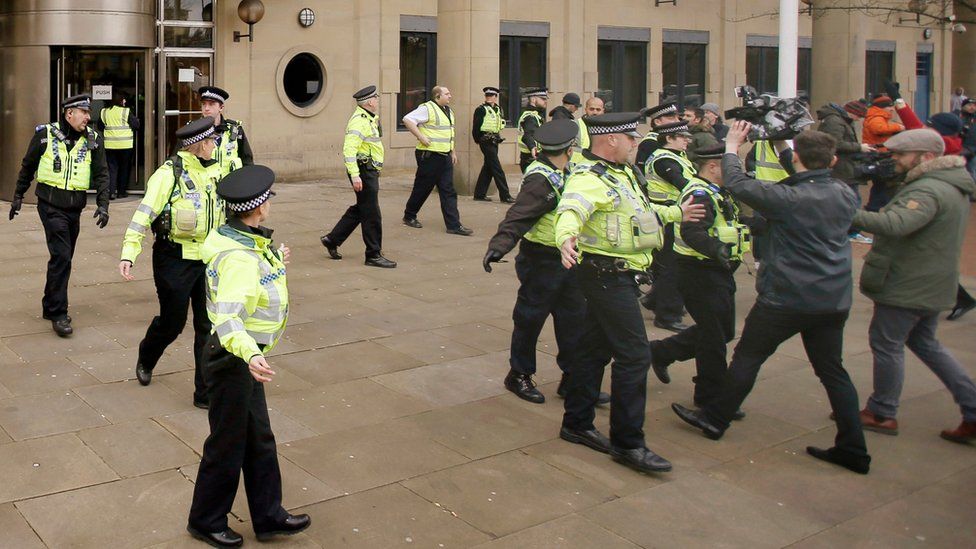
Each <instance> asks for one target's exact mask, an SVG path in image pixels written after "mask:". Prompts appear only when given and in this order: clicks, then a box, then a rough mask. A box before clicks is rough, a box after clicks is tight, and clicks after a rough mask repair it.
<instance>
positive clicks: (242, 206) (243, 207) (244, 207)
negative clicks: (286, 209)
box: [227, 189, 271, 212]
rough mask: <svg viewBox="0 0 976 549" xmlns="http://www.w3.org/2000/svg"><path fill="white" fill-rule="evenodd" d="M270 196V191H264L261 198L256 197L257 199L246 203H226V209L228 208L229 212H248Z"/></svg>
mask: <svg viewBox="0 0 976 549" xmlns="http://www.w3.org/2000/svg"><path fill="white" fill-rule="evenodd" d="M270 196H271V189H268V190H266V191H264V193H263V194H261V196H258V197H257V198H252V199H250V200H248V201H247V202H240V203H236V204H235V203H233V202H228V203H227V207H228V208H230V210H231V211H233V212H249V211H251V210H253V209H254V208H257V207H258V206H260V205H261V204H264V203H265V202H267V201H268V198H269V197H270Z"/></svg>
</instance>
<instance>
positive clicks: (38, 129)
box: [34, 124, 47, 132]
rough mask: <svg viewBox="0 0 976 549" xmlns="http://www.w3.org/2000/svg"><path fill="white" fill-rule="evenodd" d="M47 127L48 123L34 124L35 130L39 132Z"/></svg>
mask: <svg viewBox="0 0 976 549" xmlns="http://www.w3.org/2000/svg"><path fill="white" fill-rule="evenodd" d="M46 127H47V124H41V125H40V126H34V131H35V132H39V131H41V130H43V129H44V128H46Z"/></svg>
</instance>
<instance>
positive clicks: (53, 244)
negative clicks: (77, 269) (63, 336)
mask: <svg viewBox="0 0 976 549" xmlns="http://www.w3.org/2000/svg"><path fill="white" fill-rule="evenodd" d="M37 215H38V216H40V218H41V225H43V226H44V238H45V239H46V240H47V251H48V253H49V254H50V255H51V258H50V259H48V261H47V282H46V283H45V284H44V298H43V299H41V316H43V317H44V318H46V319H48V320H59V319H62V318H64V317H65V316H67V315H68V280H69V279H70V278H71V259H72V258H73V257H74V255H75V243H76V242H77V241H78V232H79V231H80V222H81V210H77V211H75V210H63V209H61V208H58V207H57V206H52V205H51V204H48V203H47V202H45V201H43V200H38V201H37Z"/></svg>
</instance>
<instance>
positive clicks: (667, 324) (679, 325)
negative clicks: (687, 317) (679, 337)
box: [654, 318, 689, 333]
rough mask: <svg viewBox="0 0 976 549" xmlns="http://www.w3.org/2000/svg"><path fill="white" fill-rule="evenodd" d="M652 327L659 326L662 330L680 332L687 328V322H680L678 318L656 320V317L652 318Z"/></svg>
mask: <svg viewBox="0 0 976 549" xmlns="http://www.w3.org/2000/svg"><path fill="white" fill-rule="evenodd" d="M654 327H655V328H660V329H662V330H667V331H669V332H674V333H680V332H683V331H685V330H687V329H688V328H689V326H688V325H687V324H685V323H684V322H681V321H680V320H675V321H665V320H658V319H656V318H655V319H654Z"/></svg>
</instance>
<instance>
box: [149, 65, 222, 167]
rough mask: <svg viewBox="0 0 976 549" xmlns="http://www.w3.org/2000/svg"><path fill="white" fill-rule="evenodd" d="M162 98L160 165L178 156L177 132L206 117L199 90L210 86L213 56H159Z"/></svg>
mask: <svg viewBox="0 0 976 549" xmlns="http://www.w3.org/2000/svg"><path fill="white" fill-rule="evenodd" d="M159 64H160V67H159V68H160V75H159V79H158V85H159V97H161V98H163V101H164V102H165V103H164V105H165V107H164V108H163V109H161V111H162V112H161V113H160V116H159V128H160V132H159V144H158V149H159V152H158V154H157V163H158V164H161V163H162V162H163V161H164V160H165V159H166V158H167V157H169V156H172V155H174V154H176V130H178V129H179V128H181V127H182V126H184V125H185V124H187V123H188V122H192V121H193V120H196V119H197V118H200V117H201V116H202V114H201V112H200V96H199V95H198V94H197V90H198V89H200V88H201V87H202V86H209V85H210V83H211V81H212V77H211V75H212V74H213V73H212V71H211V67H212V66H213V54H212V53H195V52H179V53H176V52H172V51H165V52H163V54H161V55H160V56H159Z"/></svg>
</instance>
